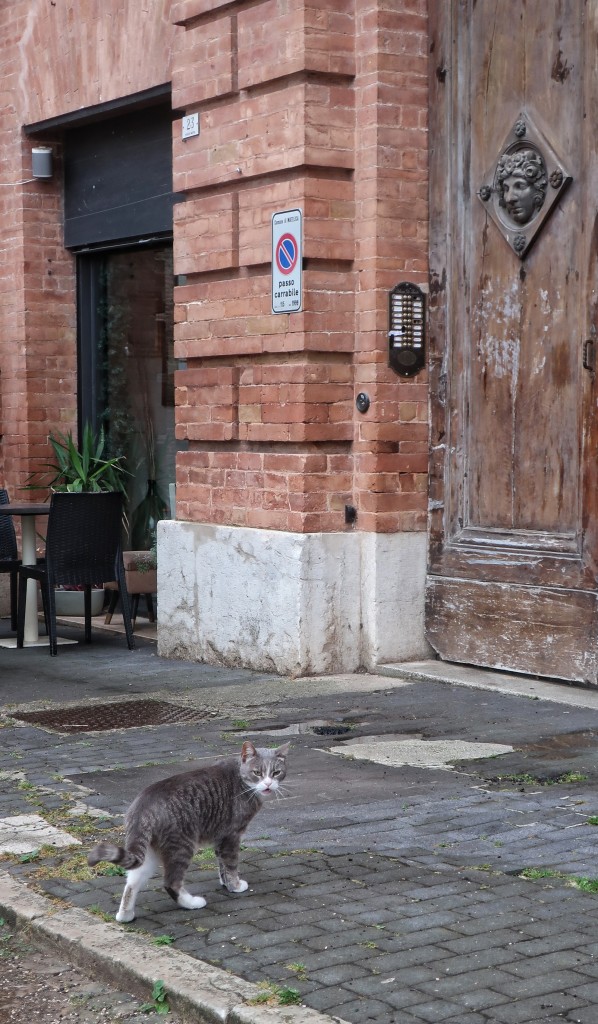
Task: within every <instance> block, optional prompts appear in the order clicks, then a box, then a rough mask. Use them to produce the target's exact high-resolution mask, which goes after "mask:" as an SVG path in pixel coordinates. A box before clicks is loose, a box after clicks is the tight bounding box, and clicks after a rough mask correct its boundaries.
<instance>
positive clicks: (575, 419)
mask: <svg viewBox="0 0 598 1024" xmlns="http://www.w3.org/2000/svg"><path fill="white" fill-rule="evenodd" d="M597 6H598V0H589V2H588V3H579V2H578V0H568V2H566V0H564V2H560V0H528V2H527V3H526V4H521V2H520V0H501V2H500V3H495V2H490V0H477V2H474V0H446V2H444V0H435V2H434V3H432V5H431V7H432V10H431V53H432V54H433V60H432V64H433V67H432V73H431V93H432V95H431V104H430V109H431V125H430V138H431V185H430V239H431V241H430V265H431V272H430V305H429V328H430V347H431V374H430V377H431V394H432V435H431V460H430V468H431V483H430V546H429V577H428V590H429V595H430V600H429V602H428V613H427V621H428V634H429V638H430V641H431V642H432V644H433V646H435V647H436V649H437V650H438V652H439V653H440V655H441V656H442V657H447V658H451V659H456V660H463V661H471V662H473V663H476V664H488V665H497V666H498V665H499V664H500V666H501V667H511V668H513V669H516V670H517V671H530V672H533V673H540V674H548V675H559V676H560V675H562V677H563V678H571V679H591V680H593V679H595V678H596V672H595V663H596V649H595V648H596V641H595V639H594V637H595V632H596V621H595V620H596V601H595V591H596V565H597V558H596V554H597V550H598V549H597V546H596V545H597V542H598V537H597V535H596V529H597V528H596V518H597V517H596V511H597V510H596V485H597V481H596V468H595V466H596V462H597V459H596V448H597V445H596V423H595V420H596V416H595V395H594V381H593V377H592V376H591V375H590V374H589V373H588V371H587V370H585V369H583V367H582V350H583V343H584V340H585V339H587V338H592V337H593V336H594V334H595V331H596V312H595V305H596V293H597V276H596V253H595V250H596V238H595V235H596V231H595V228H594V212H593V211H594V206H595V196H596V194H598V192H597V188H598V182H597V181H596V173H597V172H596V165H597V164H598V156H597V154H596V152H595V148H596V143H595V140H594V137H593V135H592V131H591V125H588V118H587V117H586V116H585V113H586V111H587V110H591V109H592V108H593V107H594V105H595V101H596V91H597V90H596V85H597V77H598V69H597V66H596V51H597V46H596V22H597V20H598V13H597ZM518 121H519V122H522V123H523V125H524V129H523V135H524V136H525V127H526V126H527V130H528V133H531V132H532V131H533V132H536V135H535V138H536V139H539V140H540V142H539V143H538V146H539V148H540V151H542V146H544V147H545V148H544V153H545V154H547V153H549V152H553V153H556V154H557V155H558V158H559V160H560V161H561V162H562V164H563V165H565V166H566V169H567V174H570V175H571V177H572V183H571V184H570V186H569V187H568V188H567V189H566V190H565V191H563V192H558V200H557V198H553V193H552V192H551V189H552V188H557V185H556V184H554V183H553V179H550V181H549V182H548V184H547V187H546V196H547V199H546V202H548V201H550V204H551V205H550V206H547V207H546V210H543V211H542V213H541V216H540V215H539V216H538V223H539V224H540V223H541V227H540V228H539V230H538V235H537V237H536V238H535V240H534V241H533V244H532V245H531V247H530V248H529V250H528V252H527V253H526V254H525V256H524V258H523V259H521V258H519V256H518V255H517V253H516V252H515V251H513V248H511V246H510V244H509V243H508V242H507V241H506V240H505V238H504V237H502V236H501V231H500V230H499V229H498V228H497V226H496V222H495V221H494V220H493V219H492V217H491V216H489V214H488V203H487V202H486V200H485V198H484V197H482V199H480V195H481V194H482V193H483V189H482V188H481V186H482V184H483V183H484V182H485V181H488V180H492V181H494V182H495V183H496V182H497V181H498V180H499V179H498V177H497V176H495V177H494V178H492V177H490V179H489V177H488V176H489V173H490V174H492V173H493V169H494V168H496V167H497V166H498V160H499V158H500V157H501V155H502V154H504V152H505V144H506V140H507V139H508V138H509V133H512V131H513V127H514V125H516V124H517V122H518ZM510 137H511V138H512V137H513V136H512V135H511V136H510ZM530 145H531V143H530ZM521 146H522V147H523V143H522V144H521ZM518 152H519V151H518ZM546 178H547V179H548V175H547V176H546ZM495 192H496V188H495ZM556 195H557V193H554V196H555V197H556ZM548 210H549V211H550V212H547V211H548ZM509 216H510V215H509ZM535 217H536V213H534V214H533V215H532V217H531V218H528V219H529V220H530V221H533V219H534V218H535ZM544 218H545V219H544ZM515 219H516V215H515V214H513V222H512V225H511V226H512V227H514V229H515V230H516V229H517V224H516V223H515ZM506 220H507V222H508V221H509V217H506ZM522 230H523V229H522ZM485 588H486V589H485ZM488 588H489V589H488ZM555 588H556V590H555ZM559 588H560V590H561V591H562V593H563V594H564V595H565V597H563V599H562V600H561V599H560V598H558V597H557V596H555V593H558V589H559ZM577 592H580V593H577ZM581 592H583V593H581ZM460 594H461V595H462V596H461V598H459V595H460ZM474 595H475V600H474ZM443 601H445V602H446V606H444V605H443ZM476 601H479V605H478V606H476V603H475V602H476ZM569 605H570V606H571V607H574V608H575V610H576V611H575V615H576V618H575V624H576V625H575V628H574V629H573V627H572V624H571V621H570V618H569V616H567V615H565V616H563V614H562V608H563V607H564V606H569ZM493 608H494V611H493V610H492V609H493ZM509 608H511V609H512V614H511V612H510V611H509ZM497 612H499V615H498V618H501V619H502V620H503V621H504V622H505V630H504V632H501V631H500V630H498V631H497V621H498V618H497ZM521 614H524V615H525V617H526V618H527V620H528V621H529V623H530V630H531V631H530V636H529V637H528V638H527V639H524V638H523V634H521V641H519V640H516V639H515V638H516V637H517V636H519V626H518V623H520V621H525V618H524V619H523V620H520V615H521ZM455 616H457V618H458V621H459V629H458V630H456V631H455V630H454V629H453V630H450V629H449V623H450V622H451V621H454V618H455ZM532 623H533V628H531V624H532ZM570 628H571V629H572V633H571V635H572V636H573V637H574V638H575V639H574V640H572V641H571V643H565V642H564V632H565V633H568V631H569V629H570ZM449 633H450V638H449V636H448V634H449ZM555 638H558V643H559V645H560V648H561V651H562V652H564V653H563V654H562V656H560V657H559V659H556V661H555V659H554V658H550V657H547V656H546V651H547V650H551V649H552V646H553V645H554V643H555ZM487 641H490V642H487ZM497 645H498V646H497ZM573 652H575V656H573ZM557 662H558V665H559V668H558V671H555V670H554V668H553V669H552V670H550V666H551V665H555V664H556V663H557ZM567 666H569V667H567Z"/></svg>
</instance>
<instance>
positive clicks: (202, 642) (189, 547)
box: [158, 520, 430, 676]
mask: <svg viewBox="0 0 598 1024" xmlns="http://www.w3.org/2000/svg"><path fill="white" fill-rule="evenodd" d="M425 558H426V538H425V535H423V534H415V533H412V534H378V535H376V534H360V533H358V532H351V533H331V534H322V533H317V534H316V533H313V534H297V533H281V532H277V531H271V530H252V529H245V528H241V527H226V526H213V525H207V524H198V523H185V522H179V521H173V520H164V521H162V522H161V523H160V524H159V526H158V598H159V600H158V652H159V654H160V655H161V656H163V657H170V658H182V659H184V660H188V661H204V662H207V663H208V664H216V665H230V666H242V667H244V668H253V669H257V670H264V671H268V672H275V673H278V674H280V675H290V676H299V675H310V674H327V673H333V672H355V671H357V670H359V669H363V668H367V669H373V668H374V667H375V666H376V664H381V663H382V662H388V661H400V660H408V659H418V658H424V657H428V656H429V653H430V648H429V647H428V645H427V643H426V642H425V640H424V636H423V608H424V604H423V601H424V582H425Z"/></svg>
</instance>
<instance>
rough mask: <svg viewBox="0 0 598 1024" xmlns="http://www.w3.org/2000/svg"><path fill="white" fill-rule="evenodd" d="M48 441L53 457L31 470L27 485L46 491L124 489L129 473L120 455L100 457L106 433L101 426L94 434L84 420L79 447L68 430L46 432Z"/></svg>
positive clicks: (123, 490) (103, 449) (103, 448)
mask: <svg viewBox="0 0 598 1024" xmlns="http://www.w3.org/2000/svg"><path fill="white" fill-rule="evenodd" d="M48 441H49V442H50V445H51V446H52V450H53V452H54V460H53V461H52V462H48V463H46V464H45V466H44V467H42V469H41V470H39V471H38V472H36V473H32V474H31V476H30V478H29V482H28V486H29V488H30V489H31V488H35V489H40V488H42V487H43V488H47V489H48V490H50V491H69V492H71V493H76V492H82V491H94V492H97V491H122V492H123V493H126V481H125V478H126V477H127V476H128V475H130V474H129V472H128V470H126V469H125V467H124V466H123V456H122V455H120V456H118V457H116V458H110V459H107V458H104V452H105V448H106V436H105V434H104V429H103V427H100V430H99V432H98V434H97V436H96V435H95V434H94V432H93V430H92V428H91V425H90V424H89V423H86V424H85V427H84V428H83V434H82V438H81V447H80V448H79V447H78V446H77V444H76V442H75V440H74V438H73V434H72V431H69V432H68V434H61V433H59V432H57V433H55V434H53V433H50V434H49V436H48Z"/></svg>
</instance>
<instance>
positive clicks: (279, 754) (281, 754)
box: [276, 743, 291, 758]
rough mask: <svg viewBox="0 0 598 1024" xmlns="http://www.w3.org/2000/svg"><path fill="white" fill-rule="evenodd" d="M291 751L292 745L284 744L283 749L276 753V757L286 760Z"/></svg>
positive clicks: (280, 748)
mask: <svg viewBox="0 0 598 1024" xmlns="http://www.w3.org/2000/svg"><path fill="white" fill-rule="evenodd" d="M290 749H291V744H290V743H283V745H282V747H279V748H278V750H277V751H276V756H277V757H282V758H285V757H286V756H287V754H288V752H289V750H290Z"/></svg>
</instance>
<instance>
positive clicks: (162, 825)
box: [87, 740, 290, 921]
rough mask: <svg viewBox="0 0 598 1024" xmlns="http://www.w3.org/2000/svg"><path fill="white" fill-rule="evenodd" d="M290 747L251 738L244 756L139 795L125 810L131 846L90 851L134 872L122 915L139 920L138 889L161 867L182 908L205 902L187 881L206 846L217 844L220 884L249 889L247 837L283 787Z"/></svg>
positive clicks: (92, 860)
mask: <svg viewBox="0 0 598 1024" xmlns="http://www.w3.org/2000/svg"><path fill="white" fill-rule="evenodd" d="M289 745H290V744H288V743H285V744H284V745H283V746H282V747H278V749H276V750H266V749H261V748H256V747H254V745H253V743H251V742H250V741H249V740H247V741H246V742H245V743H244V744H243V747H242V750H241V756H240V757H235V758H230V759H228V760H224V761H221V762H219V763H218V764H215V765H211V766H209V767H205V768H197V769H195V770H194V771H190V772H184V773H183V774H181V775H172V776H171V777H170V778H168V779H163V780H162V781H160V782H154V783H153V784H152V785H151V786H147V788H146V789H144V790H143V792H141V793H140V794H139V796H138V797H137V798H136V800H134V801H133V803H132V804H131V806H130V808H129V810H128V811H127V814H126V816H125V825H126V835H125V845H124V847H122V846H114V845H111V844H109V843H100V844H99V846H95V847H94V849H93V850H91V852H90V853H89V855H88V857H87V862H88V864H90V865H94V864H98V863H99V862H100V861H104V860H107V861H111V862H112V863H113V864H120V866H121V867H123V868H125V869H126V871H127V881H126V884H125V889H124V892H123V896H122V900H121V902H120V907H119V910H118V913H117V915H116V920H117V921H132V920H133V919H134V917H135V901H136V899H137V894H138V892H139V890H140V889H141V888H142V887H143V886H144V885H145V883H146V882H147V881H148V880H149V879H150V878H151V877H152V875H155V874H157V873H158V871H159V869H160V866H161V867H162V870H163V873H164V887H165V889H166V892H167V893H168V895H169V896H171V897H172V899H173V900H174V901H175V902H176V903H177V904H178V906H179V907H185V908H186V909H188V910H198V909H199V908H200V907H205V905H206V901H205V900H204V898H203V896H192V895H191V893H189V892H187V890H186V889H185V886H184V884H183V882H184V877H185V873H186V871H187V868H188V867H189V864H190V862H191V859H192V857H193V855H194V853H196V852H197V850H198V849H199V847H200V846H203V845H206V844H209V845H213V846H214V850H215V853H216V857H217V858H218V870H219V874H220V882H221V884H222V885H225V886H226V888H227V889H228V890H229V891H230V892H245V890H246V889H247V882H244V881H243V879H242V878H239V870H238V865H239V846H240V842H241V835H242V834H243V832H244V831H245V829H246V828H247V826H248V824H249V822H250V821H251V819H252V818H253V816H254V815H255V814H257V812H258V811H259V809H260V807H261V806H262V803H263V801H264V799H265V798H267V797H268V796H269V795H271V794H275V793H276V792H277V790H278V789H279V786H280V784H281V782H282V780H283V779H284V777H285V775H286V756H287V754H288V751H289Z"/></svg>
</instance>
